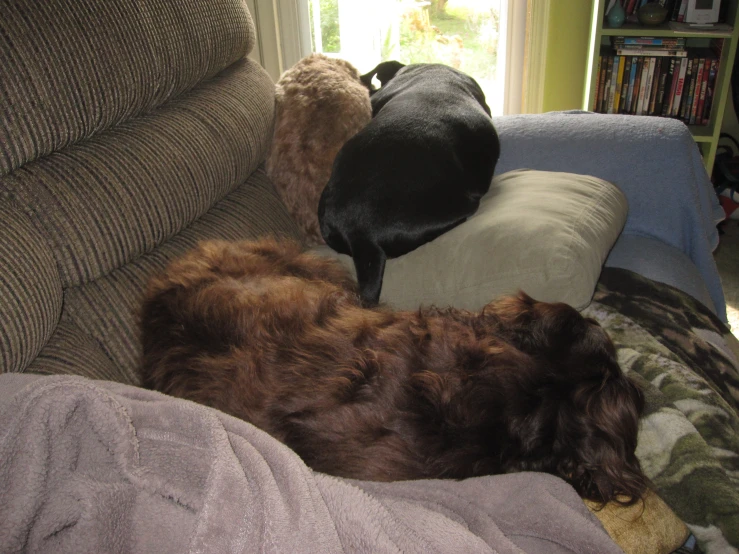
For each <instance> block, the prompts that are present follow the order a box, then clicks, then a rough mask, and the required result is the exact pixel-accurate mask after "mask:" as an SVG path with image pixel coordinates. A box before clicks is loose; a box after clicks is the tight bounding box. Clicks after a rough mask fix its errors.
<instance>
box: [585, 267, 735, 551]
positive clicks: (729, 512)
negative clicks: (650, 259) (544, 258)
mask: <svg viewBox="0 0 739 554" xmlns="http://www.w3.org/2000/svg"><path fill="white" fill-rule="evenodd" d="M583 313H584V314H585V315H588V316H589V317H593V318H595V319H596V320H598V321H599V322H600V324H601V325H602V326H603V327H604V328H605V329H606V330H607V331H608V333H609V334H610V335H611V337H612V339H613V341H614V343H615V344H616V347H617V348H618V355H619V360H620V362H621V364H622V367H623V368H624V370H625V371H627V372H629V373H630V374H631V375H632V376H634V378H635V380H636V381H638V382H639V383H640V384H641V385H642V388H643V389H644V391H645V395H646V399H647V408H646V412H645V414H644V417H643V419H642V423H641V428H640V432H639V444H638V447H637V456H638V458H639V460H640V461H641V463H642V468H643V469H644V471H645V473H646V475H647V476H648V477H649V478H650V479H651V480H652V482H653V483H654V485H655V486H656V488H657V491H658V492H659V494H660V496H661V497H662V498H663V499H664V500H665V501H666V502H667V504H668V505H669V506H670V507H671V508H672V509H673V510H674V511H675V513H677V514H678V516H680V517H681V518H682V519H683V521H685V523H686V524H687V525H688V527H689V528H690V530H691V531H692V532H693V534H694V535H695V536H696V537H697V539H698V543H699V545H700V547H701V549H702V550H703V551H704V552H706V553H707V554H711V553H724V552H735V551H736V550H735V548H739V369H738V368H739V362H738V361H737V360H739V342H738V341H737V340H736V338H734V336H733V335H732V334H731V332H730V330H729V329H728V327H727V326H726V325H725V324H724V323H722V322H721V321H720V320H719V319H718V318H717V317H715V316H714V315H713V314H712V313H711V312H710V311H709V310H708V309H707V308H705V307H704V306H703V305H702V304H700V303H699V302H697V301H696V300H694V299H693V298H692V297H690V296H688V295H686V294H684V293H682V292H681V291H679V290H677V289H675V288H673V287H670V286H668V285H664V284H662V283H657V282H655V281H651V280H649V279H646V278H644V277H641V276H639V275H637V274H636V273H632V272H630V271H627V270H624V269H617V268H606V269H604V271H603V273H602V275H601V278H600V282H599V284H598V287H597V290H596V293H595V297H594V299H593V302H592V303H591V305H590V306H589V307H588V308H586V309H585V310H584V311H583Z"/></svg>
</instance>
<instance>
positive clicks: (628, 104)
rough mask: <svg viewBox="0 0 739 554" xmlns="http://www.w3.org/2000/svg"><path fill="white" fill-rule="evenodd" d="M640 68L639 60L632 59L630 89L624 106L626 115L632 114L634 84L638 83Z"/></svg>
mask: <svg viewBox="0 0 739 554" xmlns="http://www.w3.org/2000/svg"><path fill="white" fill-rule="evenodd" d="M638 67H639V58H638V57H637V58H632V59H631V72H630V74H629V89H628V91H627V92H626V105H625V106H624V113H627V114H630V113H632V112H631V103H632V101H633V98H634V82H635V81H636V71H637V68H638Z"/></svg>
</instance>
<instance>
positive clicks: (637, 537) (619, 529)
mask: <svg viewBox="0 0 739 554" xmlns="http://www.w3.org/2000/svg"><path fill="white" fill-rule="evenodd" d="M585 505H586V506H587V507H588V508H589V509H590V511H591V512H592V513H593V514H594V515H595V516H596V517H597V518H598V519H599V520H600V522H601V524H603V527H605V529H606V531H607V532H608V534H609V535H610V536H611V538H612V539H613V540H614V542H615V543H616V544H618V545H619V546H620V547H621V549H622V550H623V551H624V552H625V553H626V554H669V553H670V552H674V551H675V550H677V549H678V548H680V547H681V546H682V545H683V544H684V543H685V541H686V540H687V538H688V535H689V534H690V531H689V530H688V528H687V526H686V525H685V523H683V522H682V520H681V519H680V518H678V517H677V516H676V515H675V512H673V511H672V510H671V509H670V507H669V506H668V505H667V504H665V503H664V501H663V500H662V499H661V498H660V497H659V496H657V494H656V493H654V492H651V491H650V492H649V493H647V495H646V497H645V498H644V502H643V503H642V502H637V503H636V504H634V505H633V506H621V505H619V504H616V503H614V502H610V503H608V504H606V505H605V506H604V507H603V508H602V509H599V506H600V505H599V504H597V503H595V502H591V501H589V500H586V501H585Z"/></svg>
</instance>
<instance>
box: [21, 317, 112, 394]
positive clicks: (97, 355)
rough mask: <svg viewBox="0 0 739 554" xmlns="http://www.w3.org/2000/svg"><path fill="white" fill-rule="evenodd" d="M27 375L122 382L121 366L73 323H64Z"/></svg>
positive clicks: (32, 364) (37, 357) (56, 330)
mask: <svg viewBox="0 0 739 554" xmlns="http://www.w3.org/2000/svg"><path fill="white" fill-rule="evenodd" d="M25 371H26V373H41V374H44V375H81V376H83V377H89V378H90V379H103V380H105V381H120V380H121V372H120V370H119V369H118V366H117V365H116V364H115V363H114V362H113V361H112V360H111V359H110V358H109V357H108V356H107V355H106V354H105V351H104V350H103V348H102V347H101V346H100V344H98V342H97V341H96V340H95V339H94V338H93V337H91V336H90V335H89V334H87V333H84V332H83V331H82V330H81V329H80V328H79V327H77V326H76V325H75V324H74V323H71V322H69V321H61V322H60V323H59V325H57V326H56V329H55V330H54V334H53V335H52V336H51V337H50V338H49V340H48V342H47V343H46V345H45V346H44V347H43V348H42V349H41V352H39V354H38V356H36V358H35V359H34V360H33V362H31V364H30V365H29V366H28V367H27V368H26V370H25Z"/></svg>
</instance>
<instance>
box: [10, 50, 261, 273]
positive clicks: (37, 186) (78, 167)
mask: <svg viewBox="0 0 739 554" xmlns="http://www.w3.org/2000/svg"><path fill="white" fill-rule="evenodd" d="M273 109H274V85H273V83H272V81H271V80H270V78H269V76H268V75H267V73H266V72H265V71H264V70H263V69H262V68H261V67H259V66H258V65H257V64H256V63H255V62H253V61H252V60H249V59H246V58H245V59H243V60H241V61H239V62H237V63H236V64H234V65H232V66H231V67H229V68H228V69H226V70H224V71H223V72H221V73H220V74H219V75H217V76H216V77H214V78H213V79H211V80H209V81H207V82H205V83H203V84H201V85H200V86H198V87H197V88H195V89H194V90H192V91H190V92H189V93H187V94H184V95H182V96H181V97H180V98H178V99H176V100H173V101H171V102H169V103H168V104H167V105H166V106H163V107H162V108H159V109H157V110H155V111H154V112H152V113H151V114H150V115H149V116H147V117H141V118H135V119H132V120H130V121H127V122H125V123H121V124H119V125H117V126H116V127H114V128H112V129H109V130H107V131H104V132H102V133H100V134H99V135H96V136H94V137H92V138H90V139H89V140H87V141H85V142H82V143H80V144H76V145H73V146H70V147H68V148H66V149H65V150H64V151H62V152H57V153H54V154H51V155H49V156H46V157H45V158H42V159H40V160H37V161H35V162H32V163H29V164H26V165H25V166H24V167H23V168H21V169H19V170H16V171H14V172H12V173H10V174H9V175H6V176H4V177H2V176H0V192H2V191H5V193H6V194H8V195H10V196H12V197H13V198H15V200H16V201H17V202H18V203H19V204H22V205H23V206H24V208H25V210H26V211H27V212H28V213H29V214H31V215H32V217H33V221H34V223H35V225H36V227H37V229H39V230H41V231H42V232H43V233H44V235H46V236H47V237H48V242H49V244H50V245H52V248H53V252H54V256H55V257H56V260H57V263H58V265H59V271H60V274H61V278H62V282H63V285H64V287H65V288H66V287H71V286H76V285H79V284H82V283H85V282H88V281H90V280H92V279H95V278H97V277H100V276H101V275H104V274H106V273H108V272H110V271H112V270H113V269H114V268H117V267H120V266H122V265H123V264H125V263H126V262H128V261H130V260H133V259H134V258H136V257H137V256H140V255H142V254H144V253H146V252H149V251H151V250H152V249H154V248H155V247H156V246H157V245H158V244H160V243H162V242H163V241H165V240H167V239H168V238H169V237H171V236H173V235H175V234H176V233H178V232H179V231H180V230H182V229H183V228H185V227H186V226H187V225H189V224H190V223H192V222H193V221H194V220H196V219H197V218H198V217H200V216H201V215H202V214H203V213H205V212H206V211H207V210H208V209H209V208H210V207H211V206H212V205H213V204H215V203H216V202H217V201H218V200H219V199H221V198H223V197H224V196H225V195H226V194H227V193H228V192H229V191H231V190H233V189H234V188H236V187H237V186H238V185H239V184H241V183H243V182H244V181H245V180H246V179H247V178H248V176H249V175H250V174H251V173H252V172H253V171H254V170H255V168H256V167H257V165H258V164H259V163H261V161H262V160H264V158H265V156H266V149H267V148H268V146H269V141H270V137H271V132H272V118H273Z"/></svg>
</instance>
